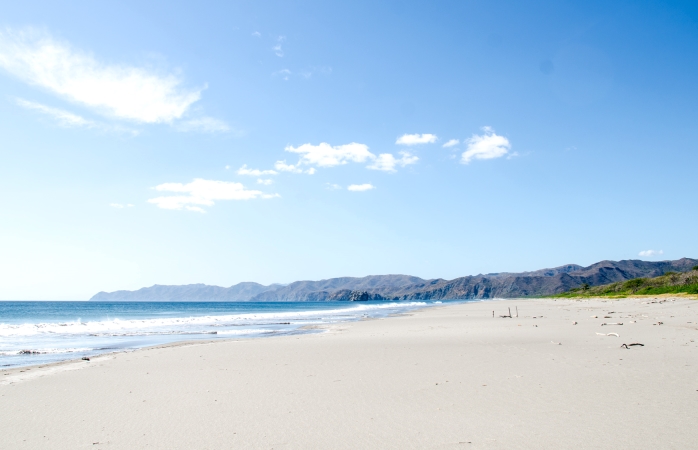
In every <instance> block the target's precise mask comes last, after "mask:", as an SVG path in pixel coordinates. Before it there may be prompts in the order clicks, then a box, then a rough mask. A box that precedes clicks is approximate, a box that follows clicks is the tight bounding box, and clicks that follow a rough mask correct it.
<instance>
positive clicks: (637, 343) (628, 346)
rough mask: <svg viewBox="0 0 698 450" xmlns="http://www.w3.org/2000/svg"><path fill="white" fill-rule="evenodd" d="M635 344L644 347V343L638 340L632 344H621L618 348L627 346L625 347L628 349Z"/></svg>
mask: <svg viewBox="0 0 698 450" xmlns="http://www.w3.org/2000/svg"><path fill="white" fill-rule="evenodd" d="M636 345H638V346H640V347H644V346H645V344H640V343H639V342H633V343H632V344H623V345H621V346H620V348H627V349H630V347H633V346H636Z"/></svg>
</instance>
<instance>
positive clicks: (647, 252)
mask: <svg viewBox="0 0 698 450" xmlns="http://www.w3.org/2000/svg"><path fill="white" fill-rule="evenodd" d="M663 254H664V250H643V251H641V252H640V253H638V255H639V256H644V257H651V256H659V255H663Z"/></svg>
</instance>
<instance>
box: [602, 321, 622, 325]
mask: <svg viewBox="0 0 698 450" xmlns="http://www.w3.org/2000/svg"><path fill="white" fill-rule="evenodd" d="M604 325H623V322H613V323H606V322H604V323H602V324H601V326H604Z"/></svg>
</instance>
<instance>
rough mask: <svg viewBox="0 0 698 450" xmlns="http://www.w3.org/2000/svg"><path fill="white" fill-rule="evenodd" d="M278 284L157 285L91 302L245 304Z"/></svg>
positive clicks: (101, 296) (98, 296)
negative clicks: (228, 285)
mask: <svg viewBox="0 0 698 450" xmlns="http://www.w3.org/2000/svg"><path fill="white" fill-rule="evenodd" d="M279 287H281V285H280V284H272V285H270V286H264V285H262V284H259V283H253V282H243V283H238V284H236V285H234V286H230V287H228V288H224V287H220V286H209V285H206V284H186V285H182V286H162V285H159V284H156V285H154V286H150V287H144V288H141V289H138V290H137V291H115V292H100V293H98V294H95V295H94V296H93V297H92V298H91V299H90V300H91V301H92V300H94V301H125V302H128V301H131V302H142V301H149V302H178V301H190V302H196V301H201V302H231V301H237V302H244V301H249V300H251V299H252V298H253V297H254V296H255V295H258V294H261V293H263V292H265V291H268V290H270V289H277V288H279Z"/></svg>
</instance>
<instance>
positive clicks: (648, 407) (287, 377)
mask: <svg viewBox="0 0 698 450" xmlns="http://www.w3.org/2000/svg"><path fill="white" fill-rule="evenodd" d="M510 312H511V317H500V316H502V315H505V316H508V315H509V314H510ZM493 313H494V317H493ZM621 323H622V325H620V324H621ZM604 324H605V325H604ZM324 328H325V329H326V331H325V332H323V333H316V334H305V335H296V336H280V337H272V338H257V339H231V340H219V341H216V342H210V341H206V342H202V341H199V342H193V343H184V344H177V345H168V346H160V347H153V348H147V349H141V350H136V351H131V352H121V353H113V354H106V355H103V356H99V357H94V358H91V360H90V361H81V360H79V361H70V362H65V363H59V364H52V365H47V366H44V367H31V368H17V369H11V370H3V371H2V372H0V404H1V405H2V408H0V448H8V449H9V448H12V449H24V448H27V449H34V448H45V449H54V448H55V449H78V448H91V449H99V448H104V449H135V448H156V449H173V448H175V449H179V448H181V449H223V448H254V449H285V448H288V449H307V448H323V449H324V448H338V449H345V448H346V449H349V448H396V449H397V448H401V449H404V448H492V449H505V448H506V449H509V448H523V449H529V448H530V449H534V448H535V449H540V448H556V449H559V448H570V449H571V448H594V449H606V448H607V449H624V448H628V449H630V448H634V449H638V448H643V449H644V448H646V449H657V448H663V449H667V448H676V449H685V448H695V446H696V442H698V429H696V427H695V417H696V416H697V415H698V370H697V369H698V342H696V341H698V302H697V301H696V300H691V299H687V298H680V297H657V298H656V299H653V298H641V299H640V298H628V299H618V300H608V299H588V300H586V299H585V300H571V299H565V300H552V299H525V300H501V301H499V300H497V301H483V302H474V303H463V304H454V305H444V306H434V307H430V308H425V309H422V310H418V311H414V312H410V313H407V314H402V315H398V316H395V317H387V318H380V319H372V320H364V321H358V322H350V323H340V324H333V325H327V326H324ZM616 335H617V336H616ZM623 344H626V346H627V348H626V347H623V346H622V345H623ZM630 344H642V345H630Z"/></svg>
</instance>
